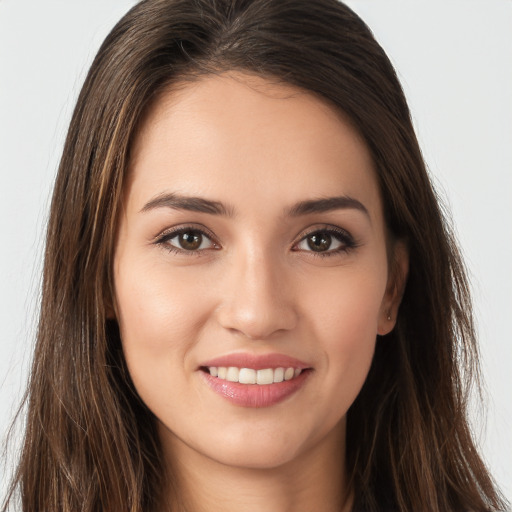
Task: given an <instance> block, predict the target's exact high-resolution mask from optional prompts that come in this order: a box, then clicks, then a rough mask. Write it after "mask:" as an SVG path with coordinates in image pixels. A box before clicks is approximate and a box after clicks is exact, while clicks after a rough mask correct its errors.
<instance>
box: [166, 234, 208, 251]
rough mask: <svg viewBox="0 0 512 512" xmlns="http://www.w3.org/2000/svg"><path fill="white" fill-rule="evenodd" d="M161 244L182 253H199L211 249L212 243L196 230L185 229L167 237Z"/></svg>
mask: <svg viewBox="0 0 512 512" xmlns="http://www.w3.org/2000/svg"><path fill="white" fill-rule="evenodd" d="M161 242H164V243H167V244H169V245H171V246H172V247H175V248H177V249H181V250H182V251H200V250H203V249H211V248H212V247H213V246H214V243H213V242H212V241H211V240H210V238H209V237H208V236H206V235H205V234H204V233H202V232H201V231H198V230H196V229H187V230H183V231H179V232H175V233H173V234H171V235H167V236H166V237H165V238H164V239H163V240H162V241H161Z"/></svg>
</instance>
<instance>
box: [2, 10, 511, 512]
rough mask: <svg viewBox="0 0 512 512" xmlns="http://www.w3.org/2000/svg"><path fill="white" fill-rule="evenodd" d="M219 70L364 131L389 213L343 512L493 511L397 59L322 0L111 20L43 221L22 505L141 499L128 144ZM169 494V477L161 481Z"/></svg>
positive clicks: (464, 301) (144, 430) (150, 455)
mask: <svg viewBox="0 0 512 512" xmlns="http://www.w3.org/2000/svg"><path fill="white" fill-rule="evenodd" d="M230 70H236V71H243V72H246V73H248V74H253V75H257V76H261V77H264V78H266V79H268V80H273V81H276V82H280V83H286V84H290V85H293V86H296V87H298V88H300V89H303V90H306V91H308V92H310V93H312V94H314V95H316V96H317V97H319V98H321V99H322V100H323V101H326V102H328V104H330V105H331V106H332V108H333V109H335V110H338V111H339V112H342V113H343V114H344V116H345V117H347V118H348V119H349V120H350V122H351V123H352V124H353V126H354V128H355V129H356V130H357V131H358V132H359V134H360V135H361V136H362V137H363V139H364V141H365V143H366V144H367V146H368V148H369V150H370V152H371V155H372V157H373V161H374V164H375V169H376V172H377V179H378V183H379V187H380V191H381V195H382V199H383V205H384V214H385V220H386V223H387V227H388V229H389V230H390V232H391V233H392V234H393V236H394V237H396V238H399V239H402V240H404V241H405V242H406V243H407V246H408V249H409V254H410V269H409V276H408V281H407V285H406V288H405V292H404V296H403V300H402V304H401V309H400V313H399V316H398V319H397V324H396V327H395V329H394V330H393V331H392V332H391V333H390V334H388V335H386V336H382V337H379V339H378V340H377V345H376V351H375V355H374V359H373V363H372V366H371V369H370V372H369V375H368V378H367V380H366V382H365V384H364V386H363V389H362V390H361V392H360V394H359V396H358V397H357V399H356V400H355V402H354V403H353V405H352V406H351V408H350V410H349V411H348V418H347V439H346V446H347V460H346V461H340V464H347V469H348V473H349V476H350V479H349V485H350V488H351V489H352V490H353V491H354V495H355V501H354V506H353V510H354V511H355V512H384V511H386V512H387V511H400V512H411V511H429V512H445V511H478V512H483V511H498V510H504V508H505V506H506V504H505V502H504V500H503V499H502V498H501V496H500V494H499V491H498V490H497V489H496V487H495V485H494V483H493V481H492V478H491V476H490V475H489V472H488V470H487V468H486V467H485V465H484V463H483V462H482V459H481V458H480V456H479V455H478V451H477V449H476V446H475V443H474V441H473V439H472V435H471V431H470V428H469V425H468V418H467V404H468V393H469V387H470V383H471V382H475V380H477V378H478V351H477V345H476V341H475V332H474V326H473V320H472V311H471V301H470V296H469V289H468V283H467V280H466V277H465V271H464V266H463V263H462V261H461V258H460V255H459V252H458V250H457V246H456V244H455V241H454V237H453V235H452V232H451V230H450V227H449V224H448V223H447V222H446V220H445V219H444V217H443V213H442V211H441V209H440V206H439V202H438V199H437V198H436V194H435V192H434V190H433V188H432V185H431V183H430V181H429V177H428V174H427V171H426V168H425V164H424V161H423V158H422V155H421V152H420V148H419V145H418V142H417V139H416V136H415V133H414V129H413V126H412V123H411V119H410V113H409V109H408V106H407V103H406V100H405V98H404V94H403V91H402V88H401V86H400V83H399V81H398V79H397V77H396V74H395V71H394V69H393V67H392V65H391V63H390V61H389V59H388V58H387V56H386V54H385V53H384V51H383V49H382V48H381V47H380V46H379V44H378V43H377V42H376V40H375V39H374V37H373V35H372V33H371V31H370V30H369V28H368V27H367V26H366V25H365V23H364V22H363V21H362V20H361V19H360V18H359V17H358V16H357V15H356V14H355V13H354V12H353V11H352V10H350V9H349V8H348V7H346V6H345V5H344V4H342V3H340V2H338V1H336V0H315V1H311V0H144V1H142V2H140V3H138V4H137V5H136V6H135V7H134V8H132V9H131V10H130V11H129V12H128V13H127V14H126V15H125V16H124V17H123V18H122V19H121V21H119V23H118V24H117V25H116V26H115V27H114V29H113V30H112V31H111V33H110V34H109V35H108V37H107V38H106V40H105V42H104V43H103V45H102V46H101V48H100V50H99V52H98V54H97V56H96V58H95V60H94V62H93V64H92V66H91V68H90V71H89V73H88V75H87V78H86V80H85V83H84V85H83V88H82V90H81V93H80V96H79V99H78V102H77V105H76V108H75V110H74V113H73V117H72V120H71V124H70V127H69V131H68V135H67V139H66V143H65V147H64V151H63V155H62V159H61V162H60V166H59V170H58V176H57V180H56V183H55V188H54V194H53V200H52V205H51V212H50V218H49V224H48V231H47V239H46V249H45V263H44V273H43V286H42V303H41V310H40V319H39V327H38V333H37V345H36V349H35V355H34V361H33V366H32V370H31V376H30V383H29V387H28V391H27V395H26V402H27V417H26V432H25V438H24V444H23V448H22V453H21V456H20V460H19V465H18V468H17V472H16V474H15V478H14V481H13V484H12V488H11V492H10V495H9V497H8V500H7V502H6V504H5V505H4V508H3V510H4V511H6V510H7V507H8V506H9V502H13V500H14V497H15V495H16V494H18V495H19V500H20V503H21V510H23V512H36V511H37V512H39V511H62V512H76V511H82V512H93V511H95V512H96V511H97V512H99V511H102V510H111V511H130V512H142V511H144V512H151V511H156V510H157V508H158V507H159V505H160V504H161V499H162V490H163V488H164V486H165V485H168V483H167V479H169V480H170V482H171V484H170V485H171V486H172V481H173V479H172V475H171V474H169V473H167V474H166V473H165V471H164V465H163V460H162V453H161V447H160V443H159V439H158V435H157V431H156V421H155V418H154V416H153V415H152V413H151V412H150V411H149V410H148V408H147V407H146V406H145V405H144V403H143V402H142V401H141V400H140V398H139V397H138V395H137V393H136V391H135V389H134V386H133V384H132V382H131V379H130V377H129V374H128V371H127V368H126V364H125V361H124V357H123V353H122V348H121V340H120V336H119V329H118V326H117V324H116V322H115V320H108V319H107V316H108V315H107V313H106V311H107V310H108V308H109V307H110V305H111V304H112V301H113V295H114V286H113V277H112V261H113V254H114V241H115V238H116V237H115V234H116V228H117V223H118V214H119V211H120V204H121V197H122V192H123V186H124V183H125V181H126V173H127V169H128V163H129V160H130V147H131V144H132V142H133V139H134V137H135V136H136V134H137V131H138V129H139V127H140V125H141V122H142V119H143V117H144V115H145V113H146V112H147V111H148V109H149V107H150V106H151V105H152V104H153V103H154V102H155V100H156V98H158V96H159V95H160V94H161V93H162V92H163V91H166V90H169V88H171V87H172V86H173V85H176V84H180V83H183V82H184V81H190V80H192V81H193V80H199V79H200V78H201V77H202V76H206V75H209V74H213V73H223V72H226V71H230ZM176 492H177V491H176Z"/></svg>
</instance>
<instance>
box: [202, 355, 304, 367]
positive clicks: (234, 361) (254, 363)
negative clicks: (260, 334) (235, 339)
mask: <svg viewBox="0 0 512 512" xmlns="http://www.w3.org/2000/svg"><path fill="white" fill-rule="evenodd" d="M205 366H225V367H229V366H235V367H237V368H252V369H253V370H264V369H265V368H273V369H275V368H300V369H301V370H305V369H306V368H311V365H308V364H307V363H305V362H303V361H299V360H298V359H295V358H294V357H290V356H286V355H284V354H259V355H257V354H248V353H239V354H230V355H226V356H221V357H216V358H215V359H210V360H208V361H205V362H204V363H202V364H201V365H200V367H199V368H201V367H205Z"/></svg>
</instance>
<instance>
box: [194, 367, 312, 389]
mask: <svg viewBox="0 0 512 512" xmlns="http://www.w3.org/2000/svg"><path fill="white" fill-rule="evenodd" d="M200 369H201V371H203V372H205V373H208V374H209V375H211V376H212V377H214V378H216V379H220V380H225V381H228V382H239V383H240V384H256V385H259V386H268V385H270V384H277V383H279V382H284V381H289V380H293V379H296V378H297V377H298V376H299V375H300V374H301V373H302V372H303V371H304V369H302V368H294V367H293V366H290V367H287V368H284V367H278V368H262V369H259V370H255V369H254V368H238V367H236V366H202V367H201V368H200Z"/></svg>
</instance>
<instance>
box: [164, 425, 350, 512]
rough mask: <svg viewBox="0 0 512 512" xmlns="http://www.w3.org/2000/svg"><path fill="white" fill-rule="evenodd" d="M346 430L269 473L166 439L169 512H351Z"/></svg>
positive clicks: (325, 439) (339, 431) (342, 428)
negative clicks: (170, 478)
mask: <svg viewBox="0 0 512 512" xmlns="http://www.w3.org/2000/svg"><path fill="white" fill-rule="evenodd" d="M344 427H345V425H344V423H343V424H342V425H340V426H339V428H337V429H335V430H334V431H332V432H331V433H330V434H329V435H328V436H327V437H326V438H324V439H323V440H322V441H321V442H320V443H319V444H318V445H316V446H314V447H312V448H310V449H309V450H308V451H306V452H304V453H303V454H301V455H300V456H299V457H297V458H296V459H294V460H292V461H289V462H287V463H284V464H282V465H280V466H278V467H271V468H247V467H235V466H227V465H225V464H222V463H219V462H218V461H215V460H213V459H211V458H208V457H205V456H204V455H202V454H200V453H198V452H196V451H194V450H193V449H191V448H190V447H188V446H187V445H185V444H184V443H182V442H181V441H180V440H177V439H176V438H175V437H174V439H173V438H172V437H171V438H168V439H167V440H166V439H165V438H164V439H163V444H164V450H165V452H166V455H167V458H168V460H169V461H170V460H171V454H172V470H171V469H169V474H172V475H173V479H172V480H173V490H172V491H171V490H170V489H169V491H168V493H167V494H168V501H167V502H168V503H170V505H171V506H170V510H173V511H175V510H179V511H180V512H207V511H211V510H219V509H222V510H223V512H234V511H236V512H260V511H264V510H279V511H280V512H311V510H315V512H348V511H349V510H350V509H351V501H352V496H351V494H350V493H349V492H348V489H347V479H346V472H345V465H344V463H343V461H344V460H345V428H344ZM168 467H169V468H170V467H171V464H170V463H169V464H168Z"/></svg>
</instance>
